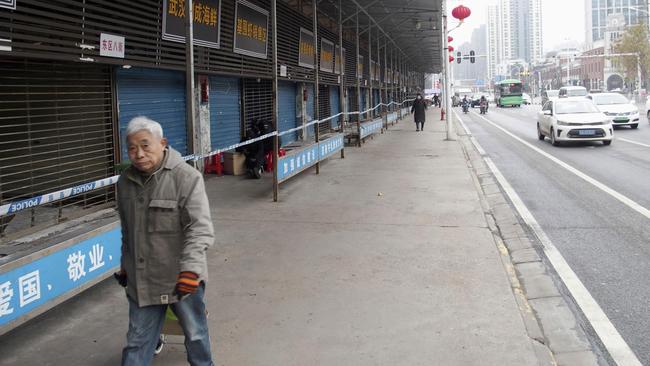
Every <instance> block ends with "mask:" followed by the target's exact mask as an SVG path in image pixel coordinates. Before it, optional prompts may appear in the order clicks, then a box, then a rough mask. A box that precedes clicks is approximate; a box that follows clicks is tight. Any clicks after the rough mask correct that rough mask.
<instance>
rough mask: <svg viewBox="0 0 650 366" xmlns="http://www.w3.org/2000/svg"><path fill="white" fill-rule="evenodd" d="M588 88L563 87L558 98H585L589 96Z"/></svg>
mask: <svg viewBox="0 0 650 366" xmlns="http://www.w3.org/2000/svg"><path fill="white" fill-rule="evenodd" d="M587 94H588V93H587V88H585V87H584V86H563V87H561V88H560V91H559V92H558V95H557V97H558V98H584V97H586V96H587Z"/></svg>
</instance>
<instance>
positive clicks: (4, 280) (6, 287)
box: [0, 227, 121, 333]
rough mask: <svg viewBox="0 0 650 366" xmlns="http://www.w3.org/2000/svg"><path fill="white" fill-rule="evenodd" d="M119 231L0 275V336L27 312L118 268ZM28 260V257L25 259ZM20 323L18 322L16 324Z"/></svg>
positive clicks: (78, 244) (51, 302)
mask: <svg viewBox="0 0 650 366" xmlns="http://www.w3.org/2000/svg"><path fill="white" fill-rule="evenodd" d="M120 235H121V234H120V229H119V227H117V228H113V229H111V230H110V231H107V232H104V233H101V234H99V235H97V236H94V237H91V238H89V239H86V240H83V241H81V242H78V243H75V244H72V245H70V246H68V247H65V248H63V249H60V250H58V251H54V252H53V253H49V254H47V255H45V256H39V255H38V253H35V254H33V255H32V256H33V258H32V259H31V260H28V261H27V262H26V263H25V264H23V265H20V266H18V267H16V268H13V269H11V270H9V271H7V272H3V273H0V333H2V332H4V331H5V330H6V329H7V327H10V326H11V323H12V321H14V320H17V319H18V318H20V317H22V316H23V315H26V314H29V313H30V312H31V311H33V310H36V309H39V308H44V309H47V308H49V307H48V305H49V306H50V307H51V306H52V304H53V300H55V299H57V298H59V297H61V296H64V295H66V294H67V293H69V292H70V291H72V290H74V289H75V288H78V287H79V286H82V285H84V284H87V283H88V282H90V281H92V280H96V279H99V278H103V277H101V276H102V275H105V274H106V273H107V272H109V271H112V270H115V269H116V267H118V266H119V265H120V255H121V253H120V246H121V239H120ZM28 258H29V257H28ZM19 321H20V320H19Z"/></svg>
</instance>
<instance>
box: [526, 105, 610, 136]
mask: <svg viewBox="0 0 650 366" xmlns="http://www.w3.org/2000/svg"><path fill="white" fill-rule="evenodd" d="M613 134H614V127H613V126H612V121H611V120H610V119H609V117H607V116H606V115H605V114H604V113H603V112H601V111H599V110H598V107H596V104H594V102H593V101H591V100H589V99H587V98H583V99H574V98H564V99H562V98H558V99H556V100H551V101H548V102H546V104H544V106H543V107H542V110H541V111H540V112H539V113H538V115H537V137H538V138H539V139H540V140H542V141H543V140H544V138H546V136H548V137H549V138H550V139H551V143H552V144H553V145H554V146H558V145H559V144H560V142H562V141H602V142H603V144H605V145H609V144H611V143H612V137H613Z"/></svg>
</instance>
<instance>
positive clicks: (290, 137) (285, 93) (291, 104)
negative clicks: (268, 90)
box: [278, 81, 298, 146]
mask: <svg viewBox="0 0 650 366" xmlns="http://www.w3.org/2000/svg"><path fill="white" fill-rule="evenodd" d="M297 97H298V95H297V92H296V84H295V83H292V82H290V81H280V82H278V127H279V128H278V129H279V131H280V132H282V131H287V130H290V129H292V128H295V127H296V124H297V118H296V98H297ZM297 136H298V134H297V133H296V132H292V133H289V134H286V135H283V136H280V145H281V146H285V145H287V144H289V143H291V142H293V141H296V139H297Z"/></svg>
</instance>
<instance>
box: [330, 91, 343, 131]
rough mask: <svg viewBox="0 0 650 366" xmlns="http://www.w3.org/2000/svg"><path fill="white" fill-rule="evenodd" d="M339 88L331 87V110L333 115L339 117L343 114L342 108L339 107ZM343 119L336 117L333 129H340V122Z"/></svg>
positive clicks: (333, 120)
mask: <svg viewBox="0 0 650 366" xmlns="http://www.w3.org/2000/svg"><path fill="white" fill-rule="evenodd" d="M339 102H340V100H339V87H338V86H330V109H331V111H332V115H333V116H334V115H337V114H339V113H341V108H340V107H339V104H340V103H339ZM340 118H341V117H336V118H333V119H332V128H338V127H339V120H340Z"/></svg>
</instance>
